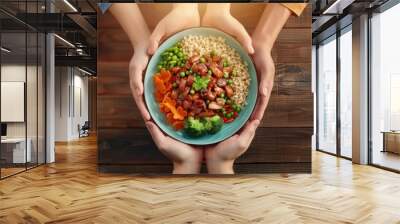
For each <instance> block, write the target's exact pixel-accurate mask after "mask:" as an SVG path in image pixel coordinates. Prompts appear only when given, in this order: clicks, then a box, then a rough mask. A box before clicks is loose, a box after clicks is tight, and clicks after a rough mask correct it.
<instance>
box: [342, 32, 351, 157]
mask: <svg viewBox="0 0 400 224" xmlns="http://www.w3.org/2000/svg"><path fill="white" fill-rule="evenodd" d="M352 74H353V72H352V32H351V30H350V31H348V32H346V33H343V34H342V35H341V36H340V154H341V155H342V156H345V157H349V158H351V156H352V155H351V154H352V150H351V141H352V138H351V136H352V125H351V124H352V109H351V108H352Z"/></svg>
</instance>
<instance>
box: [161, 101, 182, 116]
mask: <svg viewBox="0 0 400 224" xmlns="http://www.w3.org/2000/svg"><path fill="white" fill-rule="evenodd" d="M163 104H164V106H165V107H168V109H170V110H171V113H172V114H174V119H175V120H183V119H185V117H184V116H183V115H182V114H179V113H178V111H177V110H176V108H175V106H173V105H172V104H170V103H169V102H168V103H163Z"/></svg>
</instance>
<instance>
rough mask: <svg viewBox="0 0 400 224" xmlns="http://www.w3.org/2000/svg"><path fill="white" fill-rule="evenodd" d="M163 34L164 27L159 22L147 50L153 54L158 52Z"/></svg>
mask: <svg viewBox="0 0 400 224" xmlns="http://www.w3.org/2000/svg"><path fill="white" fill-rule="evenodd" d="M163 36H164V28H163V26H162V25H161V24H158V25H157V26H156V28H155V29H154V31H153V33H152V34H151V35H150V39H149V49H148V50H147V53H148V54H150V55H153V54H154V53H155V52H156V50H157V48H158V45H159V44H160V40H161V38H162V37H163Z"/></svg>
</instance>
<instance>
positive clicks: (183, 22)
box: [148, 3, 200, 55]
mask: <svg viewBox="0 0 400 224" xmlns="http://www.w3.org/2000/svg"><path fill="white" fill-rule="evenodd" d="M197 26H200V14H199V12H198V10H197V4H196V3H191V4H189V3H180V4H179V3H175V4H174V5H173V9H172V10H171V12H169V13H168V14H167V15H166V16H165V17H164V18H163V19H162V20H161V21H160V22H159V23H158V24H157V26H156V28H155V29H154V31H153V33H152V34H151V36H150V46H149V49H148V53H149V54H150V55H153V54H154V53H155V52H156V50H157V48H158V46H159V44H160V42H161V41H162V40H163V39H165V38H166V37H168V36H171V35H172V34H174V33H176V32H178V31H181V30H184V29H188V28H192V27H197Z"/></svg>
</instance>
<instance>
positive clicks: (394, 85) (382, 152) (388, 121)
mask: <svg viewBox="0 0 400 224" xmlns="http://www.w3.org/2000/svg"><path fill="white" fill-rule="evenodd" d="M399 21H400V5H399V4H398V5H396V6H394V7H392V8H390V9H388V10H386V11H384V12H382V13H379V14H375V15H373V17H372V18H371V29H372V32H371V35H372V36H371V60H372V61H371V66H372V67H371V68H372V70H371V94H370V95H371V98H370V104H371V107H370V108H371V111H370V120H371V126H370V127H371V130H370V133H371V136H370V137H371V141H372V149H371V150H372V151H371V159H372V163H373V164H375V165H379V166H384V167H387V168H391V169H395V170H400V132H399V131H400V100H399V96H400V66H399V65H400V62H399V57H398V54H399V52H400V43H399V41H398V40H399V39H400V30H399V29H397V28H396V27H398V22H399Z"/></svg>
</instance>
